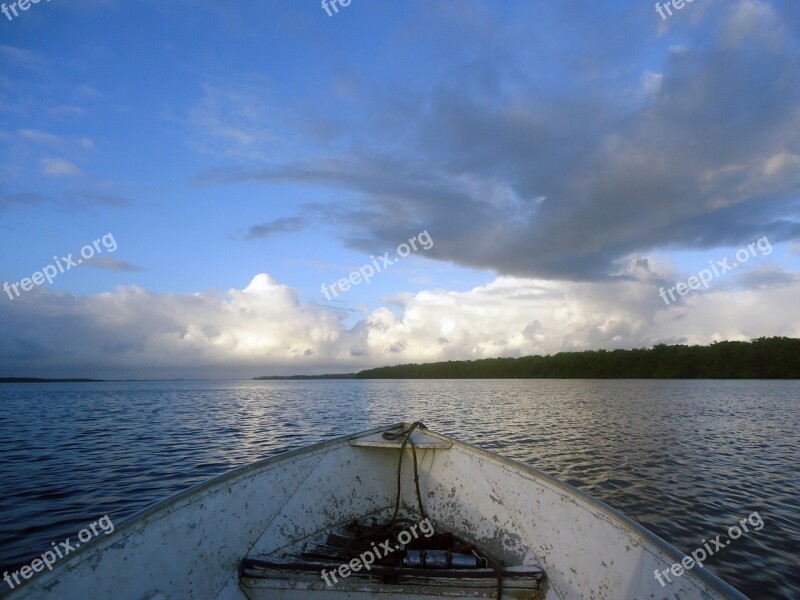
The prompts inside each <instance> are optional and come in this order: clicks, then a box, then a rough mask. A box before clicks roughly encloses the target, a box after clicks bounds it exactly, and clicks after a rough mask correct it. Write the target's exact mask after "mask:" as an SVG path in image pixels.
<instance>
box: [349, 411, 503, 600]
mask: <svg viewBox="0 0 800 600" xmlns="http://www.w3.org/2000/svg"><path fill="white" fill-rule="evenodd" d="M417 428H419V429H427V427H425V424H424V423H423V422H422V421H414V422H413V423H412V424H411V425H409V426H408V427H406V428H403V426H402V425H399V426H398V427H397V428H396V429H390V430H388V431H384V432H383V439H385V440H399V439H402V440H403V444H402V445H401V446H400V460H398V462H397V494H396V496H395V501H394V514H393V515H392V518H391V520H390V521H389V522H388V523H385V524H384V525H380V526H378V527H377V528H375V529H371V528H369V529H368V531H366V532H365V533H364V534H361V535H360V536H359V535H357V536H356V537H367V536H370V535H375V534H377V533H382V532H385V531H392V530H393V529H394V527H395V525H396V524H397V523H398V522H405V521H408V519H398V518H397V515H398V514H399V512H400V494H401V487H400V486H401V480H402V471H403V455H404V454H405V449H406V446H409V445H410V446H411V455H412V456H413V458H414V487H415V488H416V493H417V505H418V507H419V514H420V515H421V517H422V520H423V521H424V520H425V519H427V518H428V515H427V513H426V512H425V507H424V506H423V505H422V492H421V491H420V489H419V467H418V465H417V446H416V444H414V440H413V439H411V434H412V433H414V430H415V429H417ZM472 548H474V546H472ZM487 560H488V561H489V563H490V564H491V566H492V568H493V569H494V570H495V572H496V573H497V600H502V598H503V566H502V565H501V564H500V563H499V562H497V561H496V560H494V559H493V558H491V557H488V556H487Z"/></svg>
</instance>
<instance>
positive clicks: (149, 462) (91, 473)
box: [0, 380, 800, 600]
mask: <svg viewBox="0 0 800 600" xmlns="http://www.w3.org/2000/svg"><path fill="white" fill-rule="evenodd" d="M417 419H419V420H423V421H425V423H426V424H427V425H428V426H429V427H431V428H435V429H437V430H439V431H441V432H442V433H447V434H450V435H453V436H455V437H458V438H460V439H462V440H464V441H467V442H471V443H474V444H477V445H479V446H482V447H484V448H487V449H489V450H493V451H496V452H499V453H501V454H504V455H506V456H508V457H510V458H514V459H517V460H520V461H522V462H525V463H528V464H530V465H533V466H535V467H537V468H539V469H542V470H544V471H546V472H547V473H549V474H551V475H553V476H555V477H558V478H559V479H562V480H564V481H566V482H568V483H571V484H572V485H575V486H577V487H579V488H581V489H582V490H584V491H586V492H588V493H590V494H592V495H594V496H596V497H597V498H599V499H601V500H603V501H605V502H606V503H608V504H610V505H611V506H613V507H615V508H617V509H619V510H621V511H622V512H624V513H625V514H627V515H628V516H629V517H631V518H633V519H635V520H636V521H638V522H640V523H641V524H643V525H644V526H645V527H647V528H649V529H650V530H652V531H653V532H655V533H656V534H658V535H660V536H661V537H663V538H665V539H666V540H667V541H668V542H670V543H672V544H673V545H675V546H676V547H678V548H679V549H680V550H682V551H684V552H690V551H691V550H693V549H695V548H697V547H698V546H700V543H701V540H703V539H712V538H714V537H715V536H716V535H717V534H725V533H726V532H727V529H728V527H730V526H731V525H733V524H735V523H736V522H737V521H738V520H739V519H741V518H743V517H746V516H747V515H749V514H751V513H752V512H753V511H758V513H759V515H760V516H761V518H762V519H763V522H764V527H763V529H761V530H760V531H758V532H751V533H749V534H747V535H744V536H742V537H741V538H739V539H738V540H736V541H735V542H732V543H731V545H730V546H728V547H726V548H725V549H724V550H721V551H719V552H718V553H717V554H716V555H715V556H714V557H713V558H711V559H710V560H709V561H708V563H707V564H708V567H709V568H711V569H712V570H713V571H715V572H716V573H717V574H718V575H720V576H721V577H723V578H724V579H725V580H727V581H728V582H729V583H731V584H732V585H734V586H735V587H737V588H738V589H740V590H741V591H742V592H744V593H745V594H747V595H748V596H750V597H751V598H788V599H791V600H796V599H798V598H800V382H799V381H638V380H637V381H608V380H604V381H599V380H478V381H472V380H470V381H464V380H461V381H450V380H426V381H356V380H336V381H202V382H196V381H195V382H134V383H131V382H124V383H123V382H113V383H93V384H58V383H54V384H14V385H0V482H1V484H0V485H2V487H1V488H0V490H2V491H1V493H0V571H2V570H5V569H9V568H11V567H12V566H19V565H21V564H23V563H26V562H29V561H30V560H31V559H33V558H34V557H36V556H38V555H40V554H42V552H44V551H45V550H48V549H49V548H50V542H51V541H60V540H63V539H65V538H66V537H69V536H73V537H74V536H75V535H76V533H77V532H78V531H79V530H80V529H82V528H83V527H85V526H86V525H88V524H89V523H91V522H93V521H96V520H97V519H98V518H99V517H101V516H103V515H105V514H106V513H108V514H109V515H110V516H111V518H112V520H113V521H114V522H115V523H120V522H122V520H123V519H124V518H125V517H127V516H130V515H131V514H133V513H134V512H136V511H138V510H140V509H142V508H144V507H145V506H147V505H148V504H150V503H152V502H155V501H159V500H162V499H164V498H166V497H167V496H169V495H170V494H173V493H174V492H177V491H179V490H182V489H184V488H186V487H188V486H190V485H192V484H195V483H198V482H200V481H203V480H206V479H208V478H209V477H212V476H214V475H218V474H220V473H222V472H224V471H226V470H228V469H231V468H233V467H236V466H239V465H243V464H246V463H249V462H252V461H254V460H257V459H260V458H264V457H266V456H270V455H274V454H277V453H279V452H284V451H286V450H290V449H293V448H298V447H300V446H304V445H306V444H309V443H312V442H318V441H321V440H324V439H328V438H330V437H334V436H337V435H342V434H346V433H353V432H356V431H359V430H361V429H365V428H367V427H372V426H376V425H383V424H389V423H392V422H395V421H400V420H408V421H411V420H417ZM3 585H5V584H3Z"/></svg>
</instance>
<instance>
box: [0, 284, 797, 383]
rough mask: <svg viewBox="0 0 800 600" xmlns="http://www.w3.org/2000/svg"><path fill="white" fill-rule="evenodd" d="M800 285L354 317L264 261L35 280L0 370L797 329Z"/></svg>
mask: <svg viewBox="0 0 800 600" xmlns="http://www.w3.org/2000/svg"><path fill="white" fill-rule="evenodd" d="M750 276H751V277H752V276H754V275H753V274H752V273H751V274H750ZM768 279H769V281H768ZM798 293H800V277H799V276H798V274H797V273H793V274H787V275H785V276H783V277H776V276H769V277H767V276H766V273H765V274H764V275H763V276H762V281H761V287H759V289H750V290H745V289H719V290H717V289H713V288H712V289H711V290H709V291H706V292H704V293H698V294H696V295H693V296H688V297H687V298H685V299H683V301H682V302H681V303H679V304H675V305H671V306H669V307H666V306H665V305H664V304H663V302H662V300H661V299H660V298H659V296H658V292H657V286H655V285H653V283H652V282H651V281H627V282H614V283H612V282H594V283H593V282H583V283H580V282H553V281H543V280H533V279H519V278H513V277H499V278H497V279H496V280H494V281H492V282H490V283H488V284H486V285H483V286H480V287H476V288H474V289H472V290H469V291H466V292H454V291H448V290H441V289H439V290H427V291H423V292H419V293H417V294H413V295H412V294H404V295H400V296H397V297H395V298H393V299H392V301H393V302H395V303H396V304H397V305H398V306H399V313H395V312H393V311H390V310H389V309H387V308H385V307H381V308H377V309H375V310H373V311H371V312H369V313H368V314H366V315H364V316H363V318H362V319H361V320H360V321H358V322H357V323H356V324H355V325H354V326H352V327H351V328H349V329H348V328H346V327H345V326H344V325H343V319H344V315H343V314H342V313H341V312H339V311H333V310H329V309H327V308H326V307H322V306H317V305H314V304H304V303H302V302H300V301H299V300H298V295H297V293H296V292H295V291H294V290H292V289H291V288H289V287H287V286H285V285H282V284H280V283H279V282H277V281H276V280H275V279H274V278H272V277H270V276H269V275H266V274H261V275H258V276H256V277H255V278H254V279H253V280H252V282H251V283H250V284H249V285H248V286H247V287H246V288H244V289H242V290H237V289H233V290H229V291H228V292H226V293H221V292H217V291H213V290H212V291H206V292H199V293H195V294H187V295H177V294H158V293H154V292H149V291H147V290H145V289H142V288H140V287H136V286H126V287H119V288H117V289H116V290H115V291H114V292H108V293H103V294H98V295H91V296H80V297H76V296H70V295H67V294H62V293H58V292H54V291H53V290H51V289H42V288H36V289H35V290H34V291H32V292H29V293H27V294H25V295H23V296H21V297H20V298H17V299H15V300H14V301H13V302H12V301H7V299H5V298H2V299H0V300H2V301H0V365H3V369H2V373H0V374H3V375H14V374H20V373H23V372H24V373H26V374H34V375H43V374H50V375H53V376H55V375H75V376H77V375H82V376H97V377H122V378H125V377H148V376H149V377H152V376H159V377H171V376H176V377H178V376H187V377H191V376H203V377H211V376H235V377H251V376H254V375H260V374H265V373H281V374H288V373H310V372H323V371H326V372H330V371H342V372H345V371H352V370H355V369H361V368H365V367H370V366H376V365H383V364H398V363H408V362H426V361H439V360H456V359H475V358H486V357H493V356H520V355H527V354H545V353H554V352H558V351H562V350H583V349H592V348H609V349H610V348H632V347H645V346H650V345H652V344H655V343H660V342H665V343H710V342H712V341H717V340H722V339H750V338H753V337H759V336H763V335H766V336H769V335H789V336H800V323H798V321H797V319H796V316H795V314H794V311H793V308H792V307H793V306H794V299H795V298H797V295H798ZM76 339H80V340H81V343H80V344H79V345H75V343H74V340H76Z"/></svg>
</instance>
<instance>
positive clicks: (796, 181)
mask: <svg viewBox="0 0 800 600" xmlns="http://www.w3.org/2000/svg"><path fill="white" fill-rule="evenodd" d="M332 1H333V0H328V10H326V9H325V8H324V7H323V6H321V5H320V2H318V1H317V0H314V1H311V0H309V1H306V0H291V1H290V0H280V1H279V0H268V1H265V0H260V1H258V2H256V1H250V0H242V1H240V2H222V1H221V0H219V1H217V0H192V1H191V2H189V1H187V0H172V1H168V2H163V1H162V2H150V1H138V2H122V1H121V0H81V1H79V0H73V1H70V2H67V1H66V0H49V1H44V0H42V1H41V2H38V3H36V4H29V5H28V6H27V10H24V11H23V10H21V9H20V8H19V7H18V6H17V5H16V4H14V5H13V9H12V8H10V7H9V6H8V5H9V4H11V3H9V2H8V0H5V5H4V6H6V9H7V10H5V11H4V12H2V13H0V283H2V284H3V286H4V287H3V290H2V293H0V376H31V377H97V378H215V377H225V378H227V377H230V378H249V377H253V376H260V375H288V374H318V373H331V372H334V373H342V372H352V371H357V370H360V369H364V368H368V367H372V366H380V365H393V364H404V363H412V362H432V361H441V360H457V359H477V358H488V357H498V356H508V357H514V356H524V355H529V354H552V353H556V352H560V351H572V350H586V349H601V348H604V349H615V348H640V347H650V346H652V345H654V344H658V343H666V344H708V343H712V342H715V341H722V340H749V339H753V338H757V337H762V336H775V335H784V336H792V337H800V319H798V317H799V316H800V313H798V302H797V299H798V298H800V271H798V268H799V267H800V244H798V240H800V205H799V201H800V135H798V133H800V36H799V34H798V32H800V4H798V3H797V2H796V0H696V1H695V2H692V3H687V4H684V5H683V8H681V9H680V10H678V9H677V8H674V7H672V8H671V9H670V11H664V10H661V13H663V15H664V16H662V14H660V13H659V11H658V10H656V9H655V7H654V6H653V3H652V2H650V1H649V0H642V1H639V0H636V1H634V0H629V1H622V0H612V1H604V2H596V1H583V0H568V1H566V2H530V1H529V0H525V1H518V0H503V1H502V2H497V1H490V0H459V1H458V2H455V1H453V0H447V1H444V0H425V1H421V0H406V1H405V2H387V1H385V0H352V1H351V2H350V4H349V5H348V6H341V4H338V5H336V7H335V9H334V8H332V7H331V5H330V3H331V2H332ZM661 4H662V8H663V3H661ZM0 9H2V7H0ZM337 11H338V12H337ZM668 12H672V15H671V16H670V15H668V14H667V13H668ZM6 13H7V14H6ZM329 13H330V15H329ZM15 14H16V16H15ZM387 253H388V254H387ZM79 261H80V262H79Z"/></svg>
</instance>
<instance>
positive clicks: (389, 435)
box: [383, 421, 428, 525]
mask: <svg viewBox="0 0 800 600" xmlns="http://www.w3.org/2000/svg"><path fill="white" fill-rule="evenodd" d="M400 427H402V425H401V426H400ZM418 427H419V428H420V429H427V427H425V424H424V423H423V422H422V421H414V422H413V423H412V424H411V425H409V426H408V428H407V429H400V431H397V430H393V429H390V430H389V431H384V432H383V438H384V439H386V440H399V439H401V438H402V439H403V445H402V446H400V460H399V461H398V462H397V496H396V497H395V502H394V515H392V520H391V521H390V524H391V525H394V524H395V523H396V522H397V513H398V512H400V479H401V474H402V470H403V454H405V449H406V446H407V445H409V444H410V445H411V454H412V456H413V457H414V486H415V487H416V492H417V505H418V506H419V514H420V516H421V517H422V520H423V521H424V520H425V519H427V518H428V515H427V514H426V513H425V507H424V506H423V505H422V492H420V489H419V469H418V467H417V446H416V444H414V440H412V439H411V434H412V433H414V430H415V429H417V428H418Z"/></svg>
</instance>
